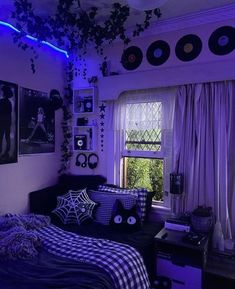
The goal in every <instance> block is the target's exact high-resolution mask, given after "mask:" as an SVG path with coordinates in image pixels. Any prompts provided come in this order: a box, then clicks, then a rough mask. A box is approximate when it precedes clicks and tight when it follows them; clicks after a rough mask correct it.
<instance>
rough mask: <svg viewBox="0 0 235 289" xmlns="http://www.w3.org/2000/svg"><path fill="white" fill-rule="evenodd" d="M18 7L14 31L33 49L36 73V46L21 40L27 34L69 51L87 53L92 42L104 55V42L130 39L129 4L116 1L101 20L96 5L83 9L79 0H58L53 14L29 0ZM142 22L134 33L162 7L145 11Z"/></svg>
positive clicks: (17, 0)
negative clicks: (127, 25)
mask: <svg viewBox="0 0 235 289" xmlns="http://www.w3.org/2000/svg"><path fill="white" fill-rule="evenodd" d="M14 7H15V11H13V12H12V18H13V19H15V20H16V27H17V29H18V30H19V31H21V33H20V34H19V33H15V34H14V40H15V42H16V43H17V44H18V46H19V47H21V48H22V49H23V50H27V49H29V48H30V49H32V52H33V55H32V58H31V68H32V71H33V72H34V73H35V63H34V60H35V59H37V57H38V55H37V52H36V50H35V49H34V48H33V47H31V46H30V45H28V44H26V43H24V42H23V41H22V37H23V36H25V35H26V34H30V35H31V36H33V37H35V38H37V39H38V44H39V45H40V43H41V41H49V42H52V43H54V44H55V45H57V46H58V47H60V48H63V49H65V50H66V51H68V53H69V54H70V55H77V54H79V55H80V56H81V55H85V54H86V51H87V49H88V48H89V46H92V47H94V48H95V49H96V52H97V54H98V55H103V47H104V45H107V44H110V43H112V42H113V41H114V40H116V39H120V40H121V41H123V43H124V45H128V44H129V43H130V41H131V40H130V37H129V36H128V35H127V33H126V28H125V23H126V21H127V20H128V17H129V16H130V8H129V6H128V5H121V4H120V3H114V4H113V5H112V8H111V10H110V13H109V15H107V17H106V19H105V20H104V21H103V23H100V22H99V17H100V15H99V13H98V12H99V11H98V8H97V7H90V8H89V9H88V10H84V9H83V8H82V5H81V3H80V1H79V0H58V4H57V7H56V11H55V14H54V15H49V16H47V17H41V16H39V15H36V14H35V13H34V9H33V6H32V3H30V1H29V0H15V1H14ZM143 13H144V14H145V19H144V21H143V23H141V24H139V23H136V25H135V28H134V30H133V33H132V36H133V37H136V36H139V35H140V33H142V32H143V31H144V30H146V29H147V28H148V27H149V26H150V20H151V18H152V17H153V16H156V17H157V18H159V17H160V16H161V13H160V10H159V9H155V10H154V11H153V10H149V11H144V12H143Z"/></svg>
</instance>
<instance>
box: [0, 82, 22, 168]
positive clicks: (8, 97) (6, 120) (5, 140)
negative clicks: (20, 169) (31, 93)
mask: <svg viewBox="0 0 235 289" xmlns="http://www.w3.org/2000/svg"><path fill="white" fill-rule="evenodd" d="M17 140H18V85H17V84H15V83H11V82H7V81H3V80H0V164H1V165H2V164H9V163H16V162H17V157H18V143H17Z"/></svg>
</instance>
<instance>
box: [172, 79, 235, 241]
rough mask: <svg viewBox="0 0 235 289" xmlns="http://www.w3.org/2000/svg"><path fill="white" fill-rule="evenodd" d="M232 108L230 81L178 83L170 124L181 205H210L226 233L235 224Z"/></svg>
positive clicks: (234, 113)
mask: <svg viewBox="0 0 235 289" xmlns="http://www.w3.org/2000/svg"><path fill="white" fill-rule="evenodd" d="M234 109H235V95H234V88H233V83H232V82H231V81H226V82H215V83H205V84H192V85H185V86H181V87H179V89H178V92H177V96H176V103H175V116H174V129H173V133H174V136H173V138H174V141H173V147H174V151H173V163H174V171H175V172H178V173H183V174H184V180H185V182H184V191H185V203H184V209H185V210H188V211H192V210H193V209H195V208H196V207H197V206H198V205H204V206H212V208H213V210H214V213H215V215H216V218H217V220H219V221H220V222H221V224H222V227H223V231H224V234H225V237H226V238H231V237H232V233H231V228H232V227H233V228H234V227H235V226H234V225H235V224H233V226H231V220H232V219H234V216H233V215H232V214H234V213H233V212H234V211H235V204H234V203H235V202H234V195H235V194H234V186H235V185H234V181H235V173H234V172H235V171H234V169H235V153H234V147H235V132H234V131H235V111H234ZM234 233H235V232H233V234H234Z"/></svg>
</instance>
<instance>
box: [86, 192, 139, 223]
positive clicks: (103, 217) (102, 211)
mask: <svg viewBox="0 0 235 289" xmlns="http://www.w3.org/2000/svg"><path fill="white" fill-rule="evenodd" d="M88 194H89V197H90V199H91V200H92V201H93V202H95V203H99V206H98V208H97V209H96V212H95V216H94V217H95V220H96V222H99V223H101V224H103V225H109V222H110V219H111V215H112V209H113V206H114V204H115V202H116V200H120V201H121V202H122V204H123V206H124V208H125V209H130V208H132V207H133V206H134V205H135V204H137V196H134V195H130V194H122V193H121V194H119V193H116V194H114V193H110V192H101V191H89V192H88Z"/></svg>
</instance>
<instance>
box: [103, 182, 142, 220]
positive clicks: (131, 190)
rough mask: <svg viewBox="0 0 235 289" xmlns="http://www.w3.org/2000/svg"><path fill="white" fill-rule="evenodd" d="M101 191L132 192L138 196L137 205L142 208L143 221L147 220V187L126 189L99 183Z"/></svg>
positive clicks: (131, 193)
mask: <svg viewBox="0 0 235 289" xmlns="http://www.w3.org/2000/svg"><path fill="white" fill-rule="evenodd" d="M98 190H99V191H103V192H110V193H116V194H117V193H118V194H130V195H133V196H136V197H137V205H138V206H139V209H140V219H141V222H144V221H145V220H146V215H147V196H148V190H147V189H145V188H139V189H124V188H116V187H111V186H106V185H99V186H98Z"/></svg>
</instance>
